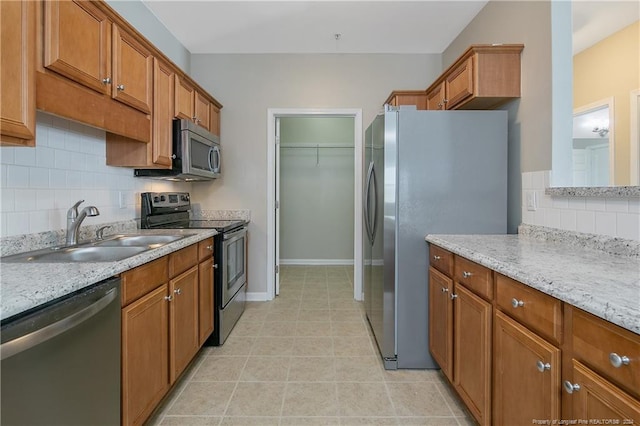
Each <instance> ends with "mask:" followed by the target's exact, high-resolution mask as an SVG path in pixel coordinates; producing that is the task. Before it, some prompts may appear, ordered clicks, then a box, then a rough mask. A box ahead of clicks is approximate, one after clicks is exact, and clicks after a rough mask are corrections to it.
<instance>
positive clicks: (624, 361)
mask: <svg viewBox="0 0 640 426" xmlns="http://www.w3.org/2000/svg"><path fill="white" fill-rule="evenodd" d="M609 362H610V363H611V365H613V366H614V367H615V368H620V367H622V366H623V365H629V362H630V361H629V357H628V356H624V355H622V356H620V355H618V354H617V353H615V352H611V353H610V354H609Z"/></svg>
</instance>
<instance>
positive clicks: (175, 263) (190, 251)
mask: <svg viewBox="0 0 640 426" xmlns="http://www.w3.org/2000/svg"><path fill="white" fill-rule="evenodd" d="M196 263H198V244H197V243H196V244H191V245H190V246H189V247H185V248H183V249H182V250H178V251H176V252H173V253H171V254H170V255H169V277H170V278H173V277H175V276H176V275H178V274H181V273H182V272H184V271H186V270H187V269H189V268H191V267H192V266H193V265H195V264H196Z"/></svg>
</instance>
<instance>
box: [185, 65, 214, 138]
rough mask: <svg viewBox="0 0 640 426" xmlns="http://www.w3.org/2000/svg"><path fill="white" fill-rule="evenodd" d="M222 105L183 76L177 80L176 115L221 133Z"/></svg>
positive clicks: (212, 131)
mask: <svg viewBox="0 0 640 426" xmlns="http://www.w3.org/2000/svg"><path fill="white" fill-rule="evenodd" d="M221 107H222V105H220V104H218V103H217V102H215V101H214V100H213V99H211V98H210V97H209V96H207V95H205V94H204V93H203V92H201V91H200V90H198V89H197V88H195V87H194V86H193V85H192V84H191V83H189V82H188V81H187V80H185V79H184V78H182V77H177V78H176V80H175V102H174V116H175V117H176V118H182V119H186V120H191V121H193V122H194V123H196V124H197V125H198V126H200V127H203V128H205V129H207V130H208V131H210V132H211V133H213V134H214V135H218V136H219V135H220V108H221Z"/></svg>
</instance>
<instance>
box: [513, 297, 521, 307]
mask: <svg viewBox="0 0 640 426" xmlns="http://www.w3.org/2000/svg"><path fill="white" fill-rule="evenodd" d="M511 306H513V307H514V308H521V307H523V306H524V302H523V301H522V300H518V299H515V298H514V299H511Z"/></svg>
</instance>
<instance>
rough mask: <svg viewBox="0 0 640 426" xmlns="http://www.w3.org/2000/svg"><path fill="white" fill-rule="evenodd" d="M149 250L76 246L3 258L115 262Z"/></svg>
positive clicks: (45, 261)
mask: <svg viewBox="0 0 640 426" xmlns="http://www.w3.org/2000/svg"><path fill="white" fill-rule="evenodd" d="M147 250H149V248H148V247H146V246H145V247H96V246H84V245H83V246H74V247H66V248H59V249H56V248H51V249H44V250H36V251H30V252H26V253H20V254H15V255H13V256H6V257H3V258H2V262H7V263H28V262H37V263H63V262H115V261H118V260H122V259H126V258H127V257H131V256H135V255H136V254H139V253H142V252H144V251H147Z"/></svg>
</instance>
